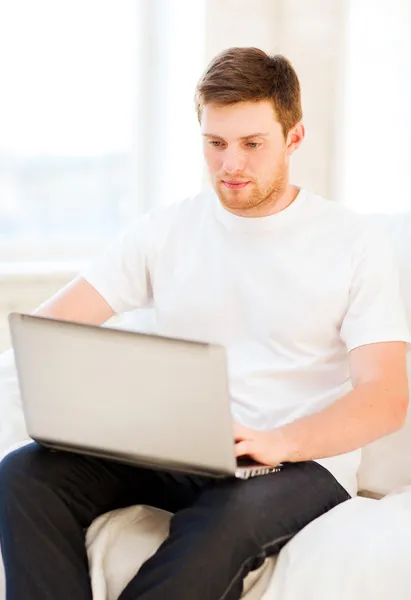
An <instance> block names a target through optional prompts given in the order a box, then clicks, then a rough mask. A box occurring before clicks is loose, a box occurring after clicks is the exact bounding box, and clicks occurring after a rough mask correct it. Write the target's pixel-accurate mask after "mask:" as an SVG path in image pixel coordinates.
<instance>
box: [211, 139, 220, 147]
mask: <svg viewBox="0 0 411 600" xmlns="http://www.w3.org/2000/svg"><path fill="white" fill-rule="evenodd" d="M210 144H211V145H212V146H214V148H219V147H220V146H221V142H219V141H217V140H210Z"/></svg>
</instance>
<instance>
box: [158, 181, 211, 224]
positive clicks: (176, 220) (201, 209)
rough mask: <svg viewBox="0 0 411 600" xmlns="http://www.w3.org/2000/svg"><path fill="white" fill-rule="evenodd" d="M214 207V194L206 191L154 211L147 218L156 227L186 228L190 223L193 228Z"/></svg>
mask: <svg viewBox="0 0 411 600" xmlns="http://www.w3.org/2000/svg"><path fill="white" fill-rule="evenodd" d="M211 206H212V194H211V192H210V190H204V191H202V192H199V193H198V194H194V195H192V196H188V197H187V198H183V199H182V200H178V201H175V202H172V203H171V204H168V205H166V206H161V207H157V208H154V209H152V210H151V211H149V212H148V213H147V218H148V219H149V220H150V221H151V223H152V224H154V225H156V226H161V225H163V226H173V225H177V226H178V225H181V226H182V227H184V226H185V224H186V223H190V224H191V225H192V226H193V225H194V224H195V222H196V221H197V220H198V219H200V217H201V216H202V215H203V214H204V213H205V212H207V211H209V210H210V207H211Z"/></svg>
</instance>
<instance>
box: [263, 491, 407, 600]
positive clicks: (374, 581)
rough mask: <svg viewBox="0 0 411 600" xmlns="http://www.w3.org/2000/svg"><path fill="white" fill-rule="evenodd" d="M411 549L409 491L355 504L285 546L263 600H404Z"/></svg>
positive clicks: (326, 517)
mask: <svg viewBox="0 0 411 600" xmlns="http://www.w3.org/2000/svg"><path fill="white" fill-rule="evenodd" d="M410 546H411V490H410V489H408V490H403V491H402V493H398V494H393V495H390V496H387V497H385V498H383V499H382V500H379V501H377V500H371V499H368V498H359V497H357V498H353V499H352V500H348V501H347V502H343V503H342V504H340V505H339V506H337V507H335V508H333V509H332V510H331V511H329V512H328V513H326V514H325V515H323V516H321V517H320V518H319V519H316V520H315V521H313V522H312V523H310V524H309V525H307V527H305V528H304V529H302V530H301V531H300V532H299V533H298V534H297V535H296V536H295V537H294V538H293V539H292V540H291V541H290V542H288V544H287V545H286V546H284V548H283V549H282V550H281V552H280V555H279V557H278V561H277V565H276V568H275V571H274V576H273V578H272V580H271V582H270V585H269V587H268V589H267V591H266V593H265V594H264V596H263V599H262V600H301V598H304V600H330V599H331V598H332V600H347V599H349V600H387V598H395V600H407V599H408V598H410V597H411V569H410V568H409V548H410Z"/></svg>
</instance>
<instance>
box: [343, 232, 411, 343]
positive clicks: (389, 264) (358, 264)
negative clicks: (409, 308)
mask: <svg viewBox="0 0 411 600" xmlns="http://www.w3.org/2000/svg"><path fill="white" fill-rule="evenodd" d="M352 268H353V270H352V279H351V286H350V292H349V303H348V309H347V312H346V314H345V317H344V319H343V322H342V325H341V331H340V333H341V338H342V340H343V341H344V343H345V344H346V346H347V350H348V351H349V352H350V351H351V350H353V349H354V348H356V347H358V346H363V345H365V344H372V343H376V342H393V341H404V342H407V343H411V334H410V330H409V326H408V324H407V319H406V315H405V310H404V304H403V300H402V297H401V291H400V282H399V274H398V267H397V261H396V258H395V256H394V251H393V248H392V246H391V244H390V243H389V242H388V240H387V239H386V238H385V237H384V233H383V232H382V231H381V232H379V231H377V230H374V229H369V230H368V231H367V232H366V233H365V235H364V238H363V239H362V241H361V243H360V244H358V246H357V248H356V251H355V252H354V257H353V265H352Z"/></svg>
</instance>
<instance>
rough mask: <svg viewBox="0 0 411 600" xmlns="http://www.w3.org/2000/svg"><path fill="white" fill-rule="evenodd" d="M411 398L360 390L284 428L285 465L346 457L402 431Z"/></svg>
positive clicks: (382, 389) (371, 387)
mask: <svg viewBox="0 0 411 600" xmlns="http://www.w3.org/2000/svg"><path fill="white" fill-rule="evenodd" d="M407 403H408V397H407V396H405V394H404V395H402V396H401V397H393V394H392V392H390V389H389V386H384V385H382V384H380V383H378V384H377V383H367V384H363V385H360V386H358V387H357V388H356V389H354V390H353V391H351V392H350V393H349V394H347V395H346V396H344V397H343V398H340V399H339V400H337V401H336V402H334V403H333V404H332V405H331V406H329V407H327V408H326V409H324V410H322V411H321V412H318V413H315V414H313V415H310V416H308V417H303V418H302V419H299V420H297V421H294V422H293V423H290V424H288V425H284V426H283V427H280V428H279V429H278V430H276V431H277V433H278V435H279V436H280V437H281V438H282V443H283V446H284V454H285V456H284V459H283V460H284V461H288V462H300V461H304V460H313V459H317V458H325V457H327V456H335V455H337V454H343V453H344V452H349V451H351V450H356V449H357V448H361V447H362V446H365V445H366V444H369V443H370V442H372V441H374V440H375V439H377V438H379V437H382V436H384V435H387V434H389V433H391V432H393V431H395V430H397V429H400V428H401V427H402V426H403V424H404V421H405V416H406V411H407Z"/></svg>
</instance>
